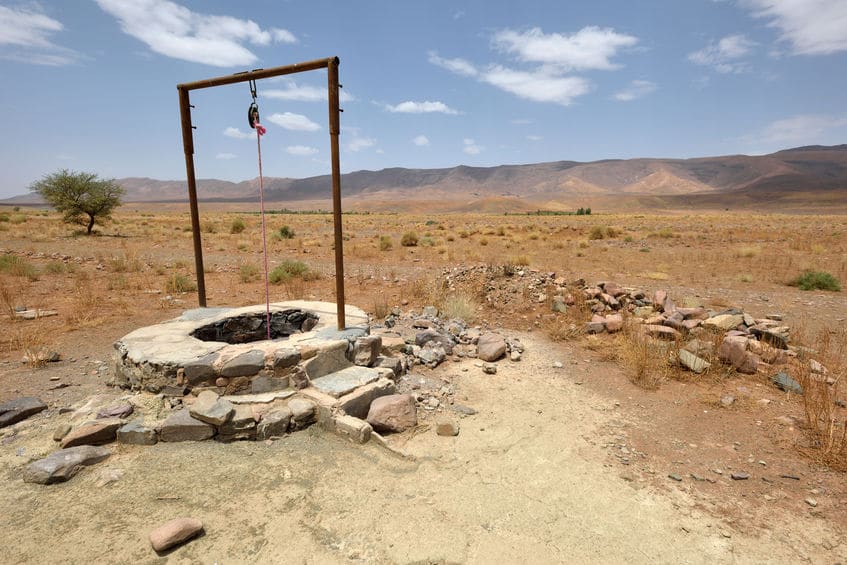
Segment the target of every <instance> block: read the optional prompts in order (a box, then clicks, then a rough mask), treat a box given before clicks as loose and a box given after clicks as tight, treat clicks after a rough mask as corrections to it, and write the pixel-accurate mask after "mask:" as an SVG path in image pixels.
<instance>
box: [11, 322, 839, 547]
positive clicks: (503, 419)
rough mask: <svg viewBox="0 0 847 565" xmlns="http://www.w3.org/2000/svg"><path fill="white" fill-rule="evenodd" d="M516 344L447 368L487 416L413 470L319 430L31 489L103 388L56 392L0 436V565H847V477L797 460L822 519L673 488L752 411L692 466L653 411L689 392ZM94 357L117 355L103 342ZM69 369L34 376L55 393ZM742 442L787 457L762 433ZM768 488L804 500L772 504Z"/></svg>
mask: <svg viewBox="0 0 847 565" xmlns="http://www.w3.org/2000/svg"><path fill="white" fill-rule="evenodd" d="M513 335H518V336H519V337H520V339H521V340H522V341H523V342H524V344H525V346H526V353H525V354H524V359H523V360H522V361H521V362H519V363H510V362H501V363H500V364H499V371H498V373H497V374H496V375H485V374H483V373H482V371H481V369H480V368H479V367H477V366H475V364H474V362H473V361H470V360H468V361H463V362H462V363H453V362H448V363H446V364H444V365H442V367H440V368H438V369H437V370H436V371H435V374H437V375H438V376H441V377H444V378H445V379H448V380H450V381H451V382H452V384H453V386H454V388H455V389H456V394H455V399H456V401H457V402H461V403H463V404H466V405H468V406H472V407H474V408H476V409H477V410H478V413H477V414H476V415H473V416H464V417H461V420H460V426H461V431H460V434H459V435H458V436H457V437H440V436H437V435H436V434H435V431H434V426H432V425H431V424H432V419H431V418H429V419H424V420H423V422H422V425H421V426H420V427H419V428H418V429H417V430H416V431H415V433H407V434H403V435H401V436H396V437H393V438H391V445H392V446H393V447H394V448H396V449H397V450H398V451H401V452H402V453H405V454H406V456H400V455H398V454H396V453H393V452H391V451H389V450H387V449H385V448H383V447H381V446H379V445H377V444H375V443H374V442H371V443H370V444H367V445H365V446H358V445H354V444H352V443H349V442H347V441H345V440H343V439H341V438H338V437H335V436H333V435H329V434H326V433H324V432H321V431H320V430H318V429H317V428H315V427H313V428H311V429H310V430H308V431H305V432H299V433H295V434H293V435H291V436H289V437H286V438H284V439H281V440H278V441H274V442H241V443H235V444H228V445H224V444H219V443H216V442H203V443H179V444H158V445H156V446H152V447H136V446H120V445H112V449H113V450H114V455H113V456H112V457H111V458H110V459H108V460H106V461H105V462H103V463H101V464H99V465H97V466H95V467H91V468H88V469H84V470H83V471H82V472H81V473H80V474H79V475H77V476H76V477H75V478H74V479H72V480H71V481H69V482H68V483H64V484H57V485H51V486H41V485H33V484H28V483H24V482H22V480H21V478H20V471H21V469H22V467H23V466H24V465H25V463H27V462H28V461H29V460H30V459H31V458H36V457H38V456H40V455H42V454H45V453H48V452H49V451H51V450H52V449H54V447H53V445H54V444H53V442H52V439H51V436H52V432H53V430H54V429H55V428H56V426H57V425H58V424H60V423H62V422H65V421H67V418H68V415H60V414H58V410H57V408H58V407H59V406H62V405H66V404H68V403H70V402H71V401H72V400H75V399H81V398H82V397H83V396H84V395H85V394H87V393H88V392H90V391H93V390H96V389H97V388H98V385H97V381H98V380H100V379H101V378H102V377H101V376H99V375H97V376H95V375H94V374H93V371H90V367H89V366H87V365H86V369H85V370H86V372H85V373H84V374H85V375H87V376H85V377H79V378H77V379H76V380H77V381H79V382H80V383H82V386H79V387H73V388H67V389H62V390H59V391H53V392H52V393H51V394H53V396H52V397H51V400H49V401H48V402H49V403H50V404H51V409H50V410H49V411H47V412H44V413H42V414H40V415H37V416H35V417H33V418H31V419H30V420H28V421H26V422H24V423H21V424H18V425H16V426H15V428H14V429H15V431H17V434H16V435H14V436H12V435H10V434H9V433H8V432H7V434H6V437H5V438H3V439H2V440H0V441H2V444H0V477H2V479H3V482H2V487H0V508H2V509H3V511H2V512H0V543H2V546H3V548H4V550H3V554H2V556H0V562H3V563H95V562H96V563H129V562H132V563H157V562H170V563H209V564H211V563H218V564H230V563H304V564H313V563H314V564H318V563H482V564H487V563H533V564H534V563H623V562H626V563H798V562H810V563H838V562H845V561H847V527H845V517H844V516H845V513H844V508H845V501H847V498H845V496H844V486H843V475H837V474H836V475H829V474H827V473H826V472H825V470H823V471H822V470H819V469H818V470H815V469H814V468H812V467H811V466H809V465H807V464H805V463H802V464H801V463H797V461H796V456H795V458H794V459H793V460H791V461H792V465H794V467H792V468H791V470H792V472H801V474H802V481H801V482H802V483H803V485H802V488H803V489H808V488H809V487H810V485H811V484H812V483H814V484H815V485H817V486H818V487H819V488H820V489H823V491H822V492H821V491H820V490H819V491H818V492H820V493H821V494H819V495H818V498H819V499H820V507H819V508H817V509H812V508H810V507H809V506H808V505H806V504H804V503H803V501H802V500H803V498H804V497H805V496H806V493H805V491H801V490H800V489H801V487H800V486H797V487H794V486H793V485H788V486H780V485H776V486H774V485H771V484H767V483H764V482H763V479H762V477H760V476H759V475H760V474H761V473H756V474H754V476H753V477H752V478H751V480H749V481H730V480H729V479H728V477H726V476H716V482H715V483H711V482H707V481H704V482H702V483H700V482H697V483H696V484H695V483H694V482H692V480H691V479H690V478H689V477H688V476H687V475H685V477H684V481H683V482H680V483H677V482H675V481H670V480H669V479H668V478H667V474H668V473H669V472H677V471H679V472H680V473H681V474H682V471H681V470H680V469H682V470H686V469H690V470H696V471H697V472H698V473H704V474H705V473H707V472H708V469H706V470H701V467H703V466H705V465H706V462H705V461H706V460H707V459H708V458H709V457H715V456H714V455H713V453H712V452H710V451H709V450H708V449H707V447H710V448H713V449H714V450H717V452H721V451H725V450H726V449H727V445H728V446H729V451H733V449H732V447H731V446H732V445H733V442H732V441H731V440H732V439H733V438H726V442H727V445H721V444H717V443H716V442H717V441H718V440H722V439H723V438H721V437H720V436H721V434H723V433H724V432H725V431H726V429H727V426H729V427H730V428H729V429H731V427H732V426H735V425H738V422H747V423H748V426H747V427H749V420H750V417H748V415H747V414H745V413H730V412H727V413H725V414H722V415H721V417H722V418H724V420H721V422H722V426H723V427H722V428H721V429H720V430H718V431H717V432H716V434H714V435H715V436H716V437H715V438H713V444H712V445H711V446H703V448H702V449H689V452H691V451H693V452H696V453H698V454H700V459H697V457H696V456H694V457H692V455H691V454H690V453H689V454H687V455H679V454H678V453H675V452H674V446H675V445H676V444H675V443H674V442H675V441H680V439H679V437H678V436H680V435H685V433H692V434H694V435H693V436H692V438H693V439H689V440H688V441H692V442H695V441H696V442H699V439H697V437H698V436H697V433H696V431H694V432H691V430H696V427H697V414H696V413H695V414H694V415H693V417H691V416H689V417H691V418H693V419H692V421H689V422H687V423H685V424H684V425H685V426H687V428H686V430H688V431H686V432H681V430H680V429H678V428H675V426H677V425H679V422H678V421H669V420H668V418H669V417H667V416H664V417H661V418H657V417H656V410H654V409H652V408H653V407H652V406H650V405H649V404H650V403H651V402H652V403H654V404H658V403H660V402H672V403H673V402H674V400H673V399H674V398H677V399H678V400H679V402H680V403H682V402H684V398H685V396H686V393H685V388H684V387H683V388H681V389H680V388H679V387H666V388H663V389H662V390H663V391H664V392H663V393H662V394H664V395H665V397H657V396H656V393H646V392H643V391H640V390H639V389H636V388H635V387H633V386H632V385H629V384H628V383H627V382H626V381H625V379H623V378H622V377H621V375H620V373H619V372H617V370H616V369H615V368H614V367H612V366H611V365H608V364H603V363H598V362H594V360H592V359H590V358H586V356H588V355H589V353H587V352H585V351H582V350H579V349H574V348H571V347H570V346H568V345H559V344H552V343H550V342H548V341H546V339H544V338H543V337H542V336H540V335H536V334H514V333H513ZM116 337H117V336H116ZM100 349H101V350H102V351H99V358H100V359H106V358H107V356H108V354H109V350H108V348H107V347H100ZM92 353H95V352H92ZM94 356H97V355H93V356H92V358H93V357H94ZM555 361H559V362H561V363H562V365H563V367H562V368H554V367H553V363H554V362H555ZM84 363H85V361H83V360H82V359H81V360H80V361H79V362H78V364H79V365H80V367H81V366H82V365H83V364H84ZM59 370H60V369H59V368H57V369H51V368H48V369H43V370H41V371H40V372H37V374H34V375H33V376H32V377H31V378H33V379H38V380H39V381H43V382H44V383H49V382H51V381H49V378H50V376H51V373H50V372H51V371H59ZM416 371H420V372H429V370H428V369H420V368H417V369H416ZM77 373H81V371H79V370H77ZM18 378H24V377H23V376H22V374H20V373H19V374H18ZM21 387H22V388H25V387H26V385H25V384H24V385H21ZM34 388H39V387H34ZM681 391H682V392H681ZM59 393H64V394H65V396H64V397H59V396H58V394H59ZM688 396H692V397H694V396H696V394H695V395H688ZM688 412H691V410H688ZM454 417H457V418H458V417H459V416H457V415H454ZM727 418H729V420H726V419H727ZM733 418H735V420H733ZM754 433H755V432H754ZM700 434H701V435H702V431H701V432H700ZM739 437H742V438H743V440H744V441H745V442H748V441H749V442H750V443H752V444H755V443H756V441H761V442H763V444H767V445H768V446H770V445H772V444H773V445H776V444H778V441H777V440H776V439H774V438H772V437H770V436H768V435H767V434H763V435H762V436H761V438H760V439H759V440H756V439H755V436H751V435H750V434H747V435H745V434H743V433H740V432H739ZM780 437H782V436H780ZM682 441H683V442H684V441H686V438H683V439H682ZM648 444H649V445H648ZM611 445H614V446H615V447H616V448H617V449H619V447H618V446H622V445H629V446H630V447H629V449H630V450H631V453H632V458H633V462H632V463H631V464H628V465H625V464H622V463H621V460H620V458H619V457H617V456H613V455H612V453H611V451H610V446H611ZM689 445H695V447H697V445H696V444H694V443H691V444H687V445H685V446H684V447H686V448H688V447H689ZM736 447H737V446H736ZM747 447H748V446H747V445H744V446H743V448H742V449H745V450H746V449H747ZM735 451H738V450H737V449H736V450H735ZM769 453H771V455H772V457H774V458H776V459H774V461H777V460H778V458H779V457H780V455H779V452H778V450H777V451H773V450H772V451H770V452H769ZM639 454H640V455H639ZM746 456H747V453H746V452H745V453H743V455H739V457H746ZM727 457H730V455H727ZM678 459H679V460H678ZM686 462H687V463H686ZM724 463H726V461H724ZM731 463H732V461H730V466H731ZM771 465H774V463H771ZM797 465H800V466H801V467H802V469H800V470H799V471H798V468H797ZM695 467H696V469H695ZM816 472H817V473H818V474H815V473H816ZM727 473H728V471H727ZM774 473H778V471H777V470H774ZM762 476H764V475H762ZM773 476H776V475H773ZM821 477H823V478H821ZM771 480H772V479H771ZM741 483H745V484H741ZM839 485H840V486H839ZM764 487H767V488H768V492H772V491H778V490H780V489H781V490H782V491H787V490H790V489H792V488H793V489H795V490H797V491H798V492H796V493H794V494H793V495H791V496H789V495H785V496H783V497H781V498H780V497H770V499H769V500H772V503H766V502H763V500H762V498H761V490H762V488H764ZM824 487H826V488H829V489H830V490H829V491H827V490H826V488H824ZM827 495H829V496H827ZM178 516H192V517H195V518H198V519H200V520H201V521H203V523H204V525H205V535H204V536H203V537H201V538H199V539H196V540H194V541H192V542H190V543H188V544H187V545H185V546H182V547H180V548H177V549H175V550H173V551H172V552H170V553H169V554H167V555H165V556H157V555H156V554H155V553H154V552H153V551H152V549H151V548H150V545H149V542H148V541H147V536H148V534H149V532H150V530H152V529H153V528H154V527H156V526H157V525H159V524H161V523H163V522H165V521H167V520H169V519H171V518H174V517H178Z"/></svg>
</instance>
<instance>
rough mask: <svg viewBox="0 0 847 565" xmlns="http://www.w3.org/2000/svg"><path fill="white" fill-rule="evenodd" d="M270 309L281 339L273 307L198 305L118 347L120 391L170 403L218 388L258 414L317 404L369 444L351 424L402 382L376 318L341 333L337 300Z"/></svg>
mask: <svg viewBox="0 0 847 565" xmlns="http://www.w3.org/2000/svg"><path fill="white" fill-rule="evenodd" d="M270 312H271V339H267V317H266V312H265V305H257V306H247V307H244V308H198V309H194V310H188V311H186V312H184V313H183V314H182V315H181V316H179V317H178V318H174V319H172V320H168V321H166V322H162V323H160V324H156V325H153V326H148V327H144V328H140V329H137V330H135V331H133V332H131V333H129V334H127V335H125V336H124V337H123V338H121V339H120V340H118V341H117V342H115V355H114V380H113V381H112V382H111V383H110V384H112V385H114V386H118V387H121V388H129V389H132V390H142V391H147V392H153V393H159V394H163V395H164V396H166V397H185V396H190V397H192V398H193V397H195V396H196V395H198V394H200V393H201V392H204V391H212V392H214V393H215V394H217V395H218V396H219V397H221V398H222V399H224V400H226V401H227V402H231V403H232V404H234V405H253V406H255V407H258V406H259V405H261V404H268V403H279V402H280V401H285V402H288V403H290V402H291V400H293V399H295V398H302V399H304V400H309V401H310V402H314V403H315V405H316V407H317V414H316V420H317V421H318V422H319V423H321V424H323V425H324V426H325V427H333V428H334V429H339V428H344V427H345V426H346V428H348V430H347V431H345V432H344V433H347V435H351V434H352V435H355V436H356V437H357V439H358V440H359V441H362V440H363V439H366V437H367V436H368V435H369V433H370V431H369V426H368V425H367V424H366V423H365V422H358V421H357V422H352V421H351V419H352V420H356V419H362V418H364V417H365V416H366V415H367V411H368V408H369V406H370V403H371V402H372V401H373V400H374V399H375V398H377V397H379V396H382V395H386V394H392V393H394V392H395V390H396V387H395V383H394V380H395V379H396V377H397V376H398V375H396V374H395V372H394V371H395V370H394V369H392V368H389V367H381V366H380V364H381V362H382V361H383V360H384V359H385V358H384V357H382V356H380V353H381V349H382V341H381V339H380V338H379V337H377V336H370V335H369V333H370V327H369V325H368V318H367V315H366V314H365V313H364V312H363V311H362V310H360V309H359V308H356V307H354V306H349V305H348V306H346V307H345V317H346V329H344V330H340V331H339V330H338V329H337V327H336V305H335V304H334V303H327V302H307V301H290V302H280V303H274V304H271V305H270ZM388 365H390V366H394V367H396V366H397V364H396V363H393V364H391V363H389V364H388ZM207 394H208V393H207ZM189 400H192V399H191V398H187V399H186V402H188V401H189ZM192 402H193V400H192ZM189 404H190V403H189ZM351 426H352V428H355V429H354V430H353V431H352V432H351V431H349V428H351ZM218 434H220V435H224V434H223V429H221V430H218ZM244 439H247V438H246V437H245V438H244Z"/></svg>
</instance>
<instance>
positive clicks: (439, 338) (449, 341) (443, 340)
mask: <svg viewBox="0 0 847 565" xmlns="http://www.w3.org/2000/svg"><path fill="white" fill-rule="evenodd" d="M430 341H434V342H436V343H438V344H440V345H441V346H442V347H443V348H444V352H445V353H446V354H447V355H452V354H453V346H454V345H455V342H454V341H453V337H452V336H450V335H447V334H443V333H441V332H439V331H437V330H433V329H427V330H424V331H422V332H418V333H417V334H415V345H419V346H421V347H423V346H424V345H426V344H427V343H429V342H430Z"/></svg>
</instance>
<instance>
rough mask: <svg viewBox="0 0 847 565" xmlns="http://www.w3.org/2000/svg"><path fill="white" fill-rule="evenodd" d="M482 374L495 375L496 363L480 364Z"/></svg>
mask: <svg viewBox="0 0 847 565" xmlns="http://www.w3.org/2000/svg"><path fill="white" fill-rule="evenodd" d="M482 372H483V373H485V374H486V375H496V374H497V364H496V363H483V364H482Z"/></svg>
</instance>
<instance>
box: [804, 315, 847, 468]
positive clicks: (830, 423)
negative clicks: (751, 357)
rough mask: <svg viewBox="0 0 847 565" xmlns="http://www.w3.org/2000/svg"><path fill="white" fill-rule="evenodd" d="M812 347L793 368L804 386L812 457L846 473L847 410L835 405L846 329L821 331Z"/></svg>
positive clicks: (844, 374) (846, 369)
mask: <svg viewBox="0 0 847 565" xmlns="http://www.w3.org/2000/svg"><path fill="white" fill-rule="evenodd" d="M795 337H798V336H795ZM811 344H812V347H811V349H812V350H813V351H814V352H813V353H811V352H810V353H808V354H806V355H803V356H801V357H800V358H799V360H798V363H796V364H795V366H794V367H793V368H794V374H795V378H796V379H797V381H798V382H799V383H800V385H801V386H802V387H803V409H804V411H805V415H806V425H807V430H808V432H809V436H810V440H811V451H812V455H813V456H814V457H816V458H818V459H820V460H821V461H822V462H823V463H825V464H827V465H829V466H830V467H832V468H835V469H840V470H847V410H845V409H844V408H839V406H838V405H837V404H836V400H839V399H842V400H843V397H842V396H841V391H842V390H844V381H845V379H847V330H845V329H844V328H840V329H839V330H837V331H829V330H824V331H821V332H819V333H818V334H817V335H816V336H815V339H813V340H812V341H811ZM814 368H823V370H822V371H821V372H816V371H814V370H813V369H814Z"/></svg>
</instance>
